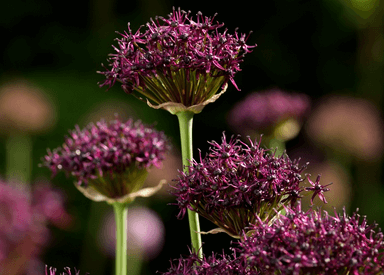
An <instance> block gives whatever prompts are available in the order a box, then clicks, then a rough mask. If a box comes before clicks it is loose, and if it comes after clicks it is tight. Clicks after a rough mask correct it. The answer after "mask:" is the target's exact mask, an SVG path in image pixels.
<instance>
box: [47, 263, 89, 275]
mask: <svg viewBox="0 0 384 275" xmlns="http://www.w3.org/2000/svg"><path fill="white" fill-rule="evenodd" d="M74 269H75V273H73V272H71V269H70V268H69V267H64V272H62V273H56V271H57V269H56V268H54V267H50V268H48V266H47V265H46V266H45V275H80V270H77V269H76V268H74ZM87 274H89V273H88V272H87V273H85V275H87Z"/></svg>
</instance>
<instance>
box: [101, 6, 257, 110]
mask: <svg viewBox="0 0 384 275" xmlns="http://www.w3.org/2000/svg"><path fill="white" fill-rule="evenodd" d="M190 14H191V12H185V11H183V10H180V8H179V9H177V10H176V9H173V11H172V12H171V13H170V14H169V15H168V17H167V18H164V17H161V16H159V17H156V18H155V19H151V20H150V22H148V23H147V24H146V25H145V26H141V27H140V28H139V29H138V30H137V31H136V32H133V31H132V30H131V28H130V24H129V23H128V30H127V31H124V32H123V33H119V35H120V38H117V39H116V40H117V44H118V45H117V46H113V48H114V50H115V52H114V53H112V54H110V58H109V59H108V62H109V67H104V68H105V71H102V72H99V73H101V74H103V75H105V77H106V80H105V81H104V82H102V83H100V86H108V87H111V86H113V85H114V84H115V82H116V81H118V82H120V83H121V87H122V89H123V90H124V91H125V92H126V93H128V94H133V95H134V96H136V97H138V98H139V99H142V100H146V101H147V103H148V104H149V105H150V106H151V107H154V108H164V109H166V110H168V111H170V112H171V113H177V112H179V111H183V110H186V109H188V110H189V111H192V112H194V113H199V112H200V111H201V110H202V108H203V107H204V106H205V105H206V104H208V103H210V102H213V101H215V100H216V99H217V98H218V97H219V95H220V94H217V93H218V91H219V89H220V88H221V89H223V91H225V89H226V86H227V83H228V82H231V83H232V84H233V85H234V86H235V88H236V89H238V90H239V88H238V87H237V85H236V83H235V81H234V76H235V74H236V72H238V71H240V67H239V64H240V63H241V62H242V61H243V57H244V55H245V54H247V53H249V52H250V49H251V48H253V47H254V46H249V45H247V44H246V42H247V40H248V37H249V35H245V34H238V33H237V31H235V33H234V34H229V33H228V30H227V29H224V30H223V31H221V30H220V29H221V28H222V27H223V26H224V24H223V23H219V22H215V16H213V17H207V16H203V14H202V13H201V12H198V13H197V15H196V19H194V18H192V16H191V15H190ZM144 28H145V30H144Z"/></svg>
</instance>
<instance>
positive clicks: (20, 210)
mask: <svg viewBox="0 0 384 275" xmlns="http://www.w3.org/2000/svg"><path fill="white" fill-rule="evenodd" d="M29 187H30V186H27V185H25V184H16V183H9V182H4V181H1V180H0V274H13V275H17V274H24V273H25V271H26V269H28V267H29V265H30V263H33V262H34V261H36V260H37V259H38V258H39V256H40V254H41V252H42V251H43V248H44V245H46V244H47V242H48V240H49V237H50V235H49V230H48V227H47V224H48V222H55V221H60V223H59V224H60V225H62V227H66V226H68V224H69V223H70V221H71V217H70V216H69V214H68V213H67V212H66V211H65V210H64V206H63V204H64V198H63V197H62V194H61V193H60V192H59V191H57V190H54V189H53V188H51V187H50V186H48V185H46V184H40V183H37V184H34V185H33V188H32V190H29ZM41 188H44V193H42V192H40V191H39V189H40V190H41ZM46 197H55V198H56V199H57V201H55V202H52V201H50V200H46ZM52 203H53V205H54V209H55V210H56V212H55V213H53V212H50V213H47V212H46V211H44V209H49V208H50V207H52ZM28 274H36V273H33V272H29V273H28Z"/></svg>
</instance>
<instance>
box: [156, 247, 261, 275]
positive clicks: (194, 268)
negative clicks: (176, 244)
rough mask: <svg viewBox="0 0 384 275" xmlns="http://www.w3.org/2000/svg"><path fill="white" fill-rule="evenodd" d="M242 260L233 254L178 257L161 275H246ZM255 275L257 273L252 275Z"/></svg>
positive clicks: (244, 262)
mask: <svg viewBox="0 0 384 275" xmlns="http://www.w3.org/2000/svg"><path fill="white" fill-rule="evenodd" d="M246 263H247V262H246V261H244V259H243V258H238V257H237V256H236V253H235V252H234V253H233V255H232V256H229V255H226V254H225V253H223V254H221V255H215V254H212V256H209V257H203V258H202V259H201V258H199V257H198V256H197V255H196V254H191V255H189V256H188V257H185V258H183V257H180V258H179V259H177V260H173V261H171V267H170V268H169V269H168V271H167V272H165V273H162V274H163V275H214V274H221V275H235V274H239V275H240V274H241V275H243V274H244V275H246V274H249V273H247V265H246ZM253 274H254V275H257V274H258V273H253Z"/></svg>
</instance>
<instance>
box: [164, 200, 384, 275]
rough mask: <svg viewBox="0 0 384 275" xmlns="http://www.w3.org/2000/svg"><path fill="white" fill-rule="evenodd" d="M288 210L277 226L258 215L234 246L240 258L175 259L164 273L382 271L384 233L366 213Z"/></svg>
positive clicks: (370, 274)
mask: <svg viewBox="0 0 384 275" xmlns="http://www.w3.org/2000/svg"><path fill="white" fill-rule="evenodd" d="M286 211H287V214H286V215H285V216H283V215H280V216H279V218H278V219H277V220H276V221H275V222H274V223H273V224H267V223H264V222H263V221H261V220H260V219H259V220H258V221H257V222H256V224H255V225H254V226H253V230H251V231H249V232H248V233H247V234H244V235H243V236H242V239H241V240H240V241H239V242H238V243H237V244H236V247H232V248H231V249H232V250H234V251H235V252H236V253H237V254H238V256H237V257H236V256H235V254H234V256H233V257H230V256H227V255H225V254H224V255H221V256H220V257H215V256H211V257H208V258H205V257H204V258H203V259H198V257H197V256H196V255H195V254H191V255H190V256H187V257H185V258H180V259H178V260H175V261H174V262H172V263H171V267H170V268H169V269H168V272H166V273H164V274H166V275H176V274H183V275H194V274H207V275H214V274H228V275H229V274H230V275H235V274H242V275H258V274H267V275H274V274H282V275H288V274H289V275H306V274H319V275H347V274H354V275H358V274H364V275H379V274H383V272H384V242H383V234H382V233H381V232H376V231H375V230H374V228H375V227H376V225H375V224H374V225H368V224H367V220H366V218H365V217H364V218H362V219H361V218H360V216H359V215H358V214H357V213H354V214H353V215H352V216H351V217H349V216H348V215H346V213H345V210H344V211H343V213H342V214H340V215H338V214H337V213H335V216H330V215H329V214H328V213H327V212H326V211H324V212H323V213H321V212H320V211H317V210H312V209H311V210H309V211H308V212H306V213H304V212H302V211H301V209H300V206H297V207H296V208H290V207H287V208H286Z"/></svg>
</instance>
